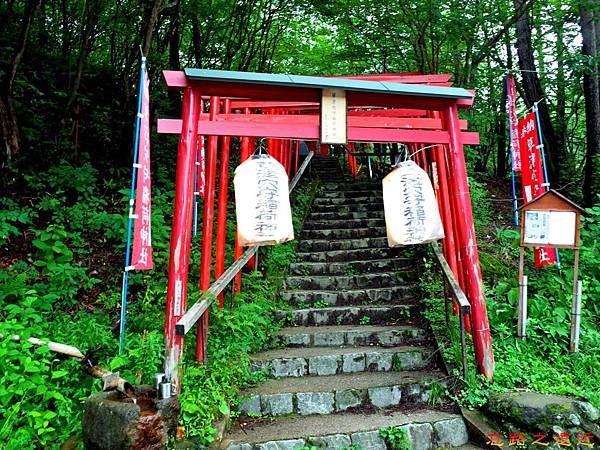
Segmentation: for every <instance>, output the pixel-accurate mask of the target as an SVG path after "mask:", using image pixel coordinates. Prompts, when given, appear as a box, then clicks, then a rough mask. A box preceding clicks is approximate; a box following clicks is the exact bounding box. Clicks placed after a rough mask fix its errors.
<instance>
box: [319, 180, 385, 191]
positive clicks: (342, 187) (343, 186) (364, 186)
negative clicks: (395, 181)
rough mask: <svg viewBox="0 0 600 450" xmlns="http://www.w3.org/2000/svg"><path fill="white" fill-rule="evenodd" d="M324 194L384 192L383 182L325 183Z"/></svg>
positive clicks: (322, 189)
mask: <svg viewBox="0 0 600 450" xmlns="http://www.w3.org/2000/svg"><path fill="white" fill-rule="evenodd" d="M321 191H322V192H329V191H350V192H358V191H379V192H381V191H382V187H381V181H379V182H373V181H350V182H346V183H324V184H323V186H322V188H321Z"/></svg>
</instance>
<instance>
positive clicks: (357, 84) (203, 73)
mask: <svg viewBox="0 0 600 450" xmlns="http://www.w3.org/2000/svg"><path fill="white" fill-rule="evenodd" d="M185 76H186V77H188V78H190V79H192V80H199V81H202V80H203V81H216V82H229V83H249V84H265V85H273V86H285V87H301V88H302V87H304V88H319V89H322V88H329V89H344V90H347V91H362V92H377V93H380V94H386V93H387V94H397V95H407V96H413V97H430V98H445V99H457V100H458V99H470V98H472V97H473V94H471V93H470V92H469V91H467V90H466V89H463V88H455V87H440V86H430V85H425V84H406V83H392V82H387V81H367V80H355V79H347V78H336V77H311V76H306V75H287V74H275V73H257V72H235V71H231V70H210V69H192V68H187V69H185Z"/></svg>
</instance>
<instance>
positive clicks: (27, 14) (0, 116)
mask: <svg viewBox="0 0 600 450" xmlns="http://www.w3.org/2000/svg"><path fill="white" fill-rule="evenodd" d="M39 5H40V0H28V1H27V2H26V3H25V10H24V12H23V21H22V22H21V30H20V32H19V36H18V38H17V42H16V44H15V49H14V52H13V56H12V58H11V61H10V63H9V64H8V66H7V69H6V75H5V77H4V79H3V80H2V81H1V82H0V129H1V130H2V136H3V139H4V152H2V153H3V158H1V159H0V170H2V169H4V165H5V164H6V163H7V162H9V161H12V160H13V159H16V158H18V157H19V155H20V153H21V139H20V136H19V125H18V122H17V114H16V112H15V108H14V105H13V99H12V85H13V82H14V81H15V76H16V74H17V68H18V67H19V64H21V60H22V59H23V53H25V47H26V45H27V36H28V35H29V29H30V28H31V23H32V22H33V17H34V15H35V10H36V8H37V7H38V6H39ZM2 159H4V161H2ZM2 171H3V170H2Z"/></svg>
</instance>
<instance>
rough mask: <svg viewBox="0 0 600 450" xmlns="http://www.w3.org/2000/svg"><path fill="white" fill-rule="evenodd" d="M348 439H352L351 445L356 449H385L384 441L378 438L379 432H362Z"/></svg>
mask: <svg viewBox="0 0 600 450" xmlns="http://www.w3.org/2000/svg"><path fill="white" fill-rule="evenodd" d="M350 438H351V439H352V445H353V446H355V447H358V448H364V449H369V450H386V449H387V445H386V444H385V441H384V440H383V438H382V437H381V436H379V431H363V432H360V433H353V434H351V435H350ZM414 450H417V449H414Z"/></svg>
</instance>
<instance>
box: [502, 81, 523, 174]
mask: <svg viewBox="0 0 600 450" xmlns="http://www.w3.org/2000/svg"><path fill="white" fill-rule="evenodd" d="M516 102H517V86H516V84H515V77H513V76H512V75H511V74H508V75H507V76H506V113H507V114H508V127H509V131H510V154H511V157H512V170H513V172H520V171H521V151H520V145H519V144H520V142H519V130H518V120H517V108H516Z"/></svg>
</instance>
